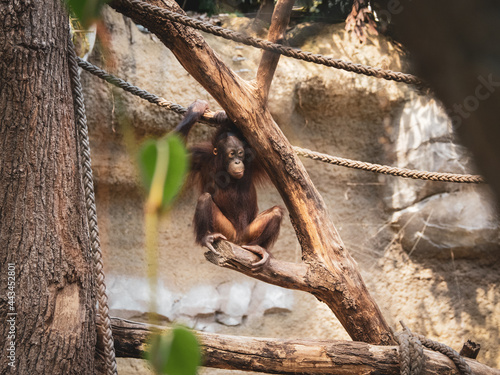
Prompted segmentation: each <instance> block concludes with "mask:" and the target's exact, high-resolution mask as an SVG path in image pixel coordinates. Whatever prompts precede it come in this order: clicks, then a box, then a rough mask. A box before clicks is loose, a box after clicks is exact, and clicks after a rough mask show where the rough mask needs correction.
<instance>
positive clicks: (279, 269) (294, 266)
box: [205, 241, 326, 292]
mask: <svg viewBox="0 0 500 375" xmlns="http://www.w3.org/2000/svg"><path fill="white" fill-rule="evenodd" d="M214 248H215V250H216V252H213V251H211V250H210V249H208V251H207V252H206V253H205V257H206V258H207V260H208V261H210V262H212V263H213V264H215V265H217V266H221V267H226V268H229V269H232V270H235V271H238V272H241V273H244V274H245V275H248V276H250V277H253V278H255V279H259V280H262V281H264V282H266V283H269V284H274V285H278V286H281V287H283V288H288V289H297V290H303V291H308V292H311V291H314V288H313V287H312V286H311V285H310V284H309V281H308V279H309V270H310V269H309V266H307V265H306V264H305V263H290V262H284V261H280V260H277V259H275V258H273V257H272V256H271V257H270V258H269V261H268V262H267V263H266V264H265V265H264V266H263V267H261V268H259V269H257V270H252V264H253V263H255V262H257V261H259V260H260V258H259V257H258V256H257V255H255V254H254V253H252V252H250V251H248V250H245V249H243V248H242V247H240V246H238V245H235V244H233V243H231V242H228V241H217V242H215V243H214ZM324 287H326V285H324Z"/></svg>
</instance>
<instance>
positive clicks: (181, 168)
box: [163, 134, 189, 205]
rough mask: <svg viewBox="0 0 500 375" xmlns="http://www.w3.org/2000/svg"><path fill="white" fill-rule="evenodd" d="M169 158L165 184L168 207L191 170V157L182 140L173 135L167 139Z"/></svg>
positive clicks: (165, 202) (165, 200) (165, 201)
mask: <svg viewBox="0 0 500 375" xmlns="http://www.w3.org/2000/svg"><path fill="white" fill-rule="evenodd" d="M167 142H168V148H169V158H168V174H167V181H166V183H165V192H164V197H163V199H164V204H165V205H168V204H170V202H172V200H173V199H174V198H175V197H176V196H177V194H178V193H179V191H180V190H181V188H182V185H184V180H185V178H186V174H187V172H188V169H189V156H188V152H187V150H186V147H185V146H184V142H183V141H182V139H181V138H180V137H179V136H178V135H176V134H172V135H170V136H169V137H167Z"/></svg>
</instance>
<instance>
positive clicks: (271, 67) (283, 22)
mask: <svg viewBox="0 0 500 375" xmlns="http://www.w3.org/2000/svg"><path fill="white" fill-rule="evenodd" d="M294 3H295V0H278V2H277V4H276V5H275V7H274V12H273V16H272V19H271V27H270V28H269V34H268V36H267V40H268V41H270V42H273V43H276V42H280V41H282V40H283V39H284V37H285V32H286V28H287V26H288V22H290V15H291V14H292V8H293V4H294ZM279 60H280V54H278V53H274V52H270V51H264V52H263V54H262V59H261V60H260V64H259V69H258V70H257V89H258V90H259V91H260V96H261V98H262V101H263V102H264V103H266V102H267V97H268V95H269V89H270V87H271V83H272V81H273V77H274V72H275V71H276V67H277V66H278V62H279Z"/></svg>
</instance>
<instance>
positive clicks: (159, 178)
mask: <svg viewBox="0 0 500 375" xmlns="http://www.w3.org/2000/svg"><path fill="white" fill-rule="evenodd" d="M188 168H189V157H188V152H187V150H186V147H185V146H184V142H183V141H182V140H181V139H180V138H179V137H178V136H177V135H176V134H171V135H168V136H167V137H164V138H160V139H158V140H149V141H146V142H145V143H144V144H143V145H142V147H141V148H140V151H139V169H140V172H141V177H142V181H143V183H144V185H145V187H146V189H147V191H148V193H149V199H150V200H151V199H152V200H153V204H155V205H159V206H160V207H159V208H161V209H163V210H165V209H166V208H168V207H169V206H170V204H171V203H172V201H173V199H174V198H175V197H176V196H177V194H178V193H179V191H180V189H181V188H182V185H183V184H184V180H185V178H186V174H187V172H188ZM160 192H161V194H162V196H161V202H157V199H158V198H159V197H158V196H157V195H158V194H159V193H160ZM150 203H151V202H150Z"/></svg>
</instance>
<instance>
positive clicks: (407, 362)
mask: <svg viewBox="0 0 500 375" xmlns="http://www.w3.org/2000/svg"><path fill="white" fill-rule="evenodd" d="M400 324H401V326H402V327H403V332H399V333H396V334H395V336H396V340H397V341H398V343H399V361H400V362H399V363H400V374H401V375H419V374H420V373H421V372H422V370H423V368H424V363H425V355H424V350H423V347H424V346H425V347H426V348H428V349H431V350H434V351H436V352H440V353H441V354H444V355H445V356H447V357H448V358H449V359H451V360H452V361H453V363H454V364H455V366H457V369H458V371H459V372H460V373H461V374H463V375H472V371H471V369H470V367H469V365H468V364H467V362H466V361H465V359H464V358H463V357H462V356H461V355H460V354H459V353H458V352H457V351H456V350H454V349H452V348H450V347H449V346H447V345H445V344H441V343H439V342H437V341H433V340H431V339H428V338H426V337H425V336H422V335H418V334H415V333H412V332H411V331H410V329H409V328H408V327H407V326H406V325H405V324H404V323H403V322H400Z"/></svg>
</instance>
